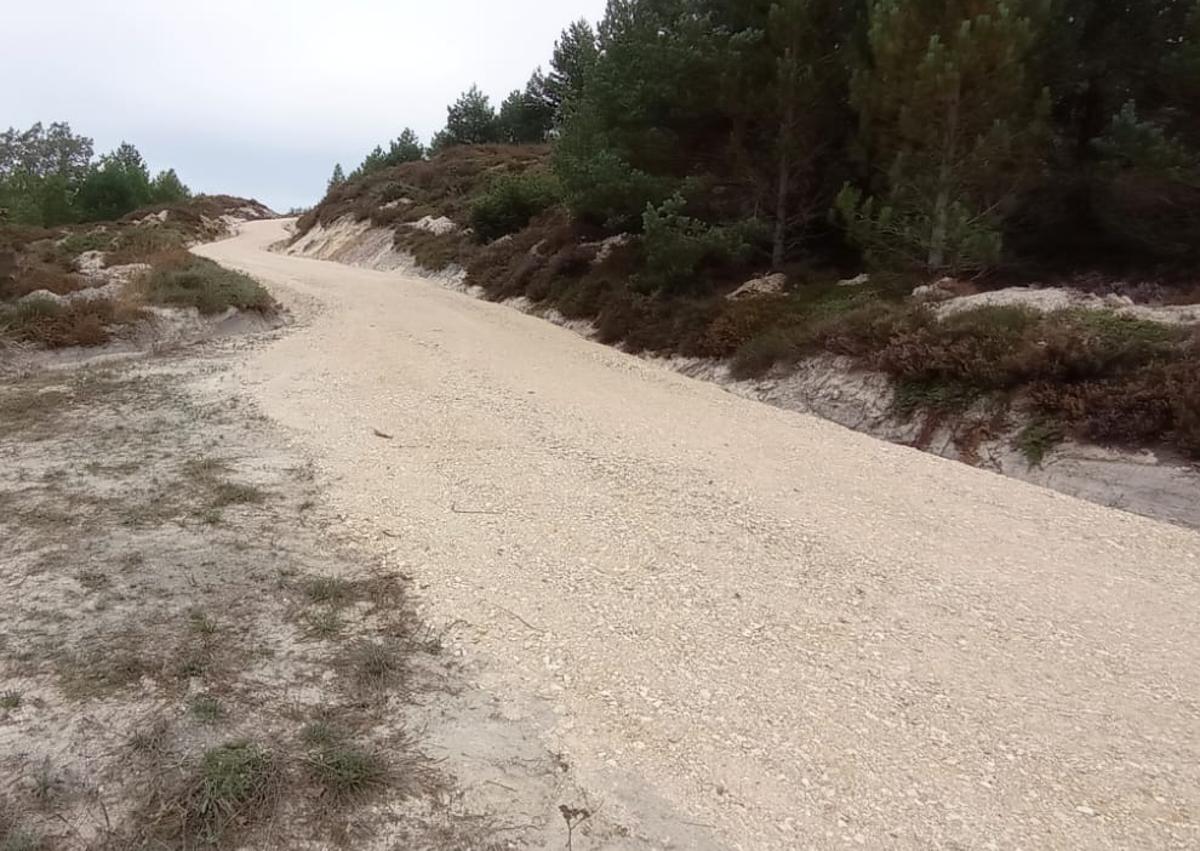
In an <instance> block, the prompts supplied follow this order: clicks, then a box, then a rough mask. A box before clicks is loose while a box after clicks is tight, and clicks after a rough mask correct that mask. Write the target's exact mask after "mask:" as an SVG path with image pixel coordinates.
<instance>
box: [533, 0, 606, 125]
mask: <svg viewBox="0 0 1200 851" xmlns="http://www.w3.org/2000/svg"><path fill="white" fill-rule="evenodd" d="M598 56H599V48H598V46H597V42H596V31H595V30H593V29H592V25H591V24H589V23H588V22H587V21H586V20H584V19H582V18H580V19H579V20H578V21H575V22H574V23H572V24H571V25H570V26H569V27H567V28H566V29H565V30H563V31H562V35H560V36H559V39H558V41H557V42H555V44H554V55H553V58H552V59H551V60H550V75H549V76H548V77H546V78H545V82H544V85H543V87H542V88H543V92H544V98H545V102H546V104H547V106H548V108H549V109H550V111H551V113H552V115H553V117H554V118H553V120H554V123H555V124H561V123H562V120H563V117H564V110H565V109H566V107H567V104H569V103H570V102H571V101H573V100H578V99H579V97H580V96H582V94H583V87H584V83H585V82H586V81H587V77H588V74H589V73H590V72H591V70H592V68H593V67H594V66H595V64H596V59H597V57H598ZM539 74H540V71H539Z"/></svg>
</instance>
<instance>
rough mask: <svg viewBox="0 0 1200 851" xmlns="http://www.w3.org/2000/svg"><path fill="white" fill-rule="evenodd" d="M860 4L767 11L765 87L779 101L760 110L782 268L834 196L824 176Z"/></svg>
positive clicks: (820, 1) (825, 1)
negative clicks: (769, 64)
mask: <svg viewBox="0 0 1200 851" xmlns="http://www.w3.org/2000/svg"><path fill="white" fill-rule="evenodd" d="M857 5H858V4H857V3H853V2H843V0H778V2H775V3H772V4H771V7H770V11H769V12H768V15H767V46H768V47H769V49H770V51H771V56H772V58H773V59H774V69H773V70H774V73H773V76H772V77H771V79H770V81H769V83H768V85H767V86H765V87H764V88H765V91H766V92H767V93H768V96H769V97H770V98H772V99H773V100H774V102H773V103H771V102H768V103H767V104H766V105H765V106H766V108H765V109H764V110H763V112H764V117H769V118H773V119H774V121H775V122H776V129H775V133H774V136H773V138H772V139H771V142H770V145H769V148H768V153H770V154H773V160H774V162H775V164H776V169H775V187H774V189H775V199H774V200H775V205H774V228H773V233H772V239H771V263H772V266H774V267H775V268H776V269H778V268H780V267H781V266H782V265H783V262H784V259H785V257H786V255H787V254H788V253H789V249H790V248H791V247H792V244H793V243H794V242H800V241H802V240H803V237H804V233H805V231H806V230H807V228H808V226H809V225H810V223H811V222H812V221H813V220H815V219H816V218H817V216H818V215H819V214H820V212H821V210H822V208H825V209H827V208H828V203H829V200H830V198H831V196H832V193H831V192H830V190H829V185H828V181H827V180H824V179H823V178H824V176H826V175H829V174H831V173H833V172H834V169H833V168H832V167H831V166H830V164H829V162H828V160H829V159H830V158H831V157H832V156H836V155H838V154H841V153H842V150H843V145H844V140H845V133H846V128H847V127H848V126H849V122H848V120H847V116H846V115H845V109H844V106H843V104H844V101H845V98H846V88H847V84H848V79H847V63H846V60H845V56H844V54H845V53H846V51H847V50H848V49H849V43H850V39H849V34H850V31H851V29H852V27H853V26H854V25H855V24H856V23H857V12H858V8H857Z"/></svg>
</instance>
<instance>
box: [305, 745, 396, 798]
mask: <svg viewBox="0 0 1200 851" xmlns="http://www.w3.org/2000/svg"><path fill="white" fill-rule="evenodd" d="M304 764H305V768H306V769H307V771H308V774H309V776H310V777H311V778H312V779H313V780H314V781H315V782H316V783H317V784H318V785H319V786H320V787H321V790H322V792H323V793H324V794H325V795H326V796H327V798H328V800H330V801H332V802H333V803H336V804H345V803H349V802H351V801H355V800H358V799H361V798H362V797H364V796H365V795H366V794H368V793H369V792H371V791H373V790H376V789H380V788H382V787H383V786H385V785H387V779H388V770H387V764H386V763H385V762H384V760H383V757H381V756H380V755H379V754H377V753H374V752H371V751H368V750H366V749H364V748H362V747H360V746H358V745H355V744H353V743H351V742H345V741H337V740H334V741H326V742H325V743H324V744H322V745H321V746H319V747H317V748H315V749H313V750H311V751H309V753H308V754H307V755H306V756H305V758H304Z"/></svg>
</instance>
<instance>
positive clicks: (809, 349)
mask: <svg viewBox="0 0 1200 851" xmlns="http://www.w3.org/2000/svg"><path fill="white" fill-rule="evenodd" d="M546 172H547V163H546V151H545V149H544V148H538V147H506V146H481V147H469V146H468V147H460V148H452V149H450V150H447V151H445V152H444V153H442V154H440V155H438V156H436V157H434V158H433V159H431V160H429V161H422V162H417V163H409V164H405V165H402V166H399V167H396V168H391V169H385V170H382V171H379V172H376V173H374V174H370V175H367V176H366V177H365V178H362V179H359V180H354V181H350V182H349V183H347V184H344V185H343V186H340V187H338V188H337V189H335V190H334V191H333V192H332V193H331V194H330V195H329V197H327V198H326V199H325V200H324V201H323V202H322V204H320V205H319V206H318V207H317V208H315V209H314V210H313V211H312V212H311V213H309V214H308V215H306V216H305V217H304V218H302V219H300V220H299V222H298V223H297V230H296V234H295V237H294V239H293V241H292V245H291V247H290V248H289V249H288V250H289V251H290V252H292V253H295V254H299V255H302V256H311V257H318V258H321V259H333V260H338V261H341V262H346V263H350V264H353V265H362V266H366V267H369V268H377V269H403V270H406V271H414V270H415V271H423V272H425V273H427V274H435V275H436V276H438V277H439V278H441V279H442V280H444V281H449V282H452V283H454V284H456V285H459V286H463V287H466V288H469V289H470V290H471V291H473V292H475V293H476V294H478V295H481V296H483V297H486V298H489V299H492V300H498V301H508V302H510V303H512V304H513V305H514V306H516V307H519V308H521V309H524V310H527V311H531V312H535V313H538V314H539V315H543V316H545V317H546V318H548V319H550V320H552V321H556V322H559V323H560V324H569V325H572V326H573V327H576V328H577V329H578V330H581V331H583V332H584V333H588V334H590V335H592V336H594V337H595V338H596V339H598V340H600V341H602V342H606V343H611V344H615V345H619V346H621V347H622V348H624V349H625V350H627V351H631V352H643V353H648V354H654V355H658V356H663V357H668V358H671V359H672V363H673V364H674V365H675V366H676V367H677V368H679V369H681V370H683V371H685V372H687V373H688V374H691V375H694V376H697V377H704V378H710V379H713V380H717V381H719V382H721V383H722V384H724V385H725V386H727V387H729V388H730V389H731V390H733V391H734V392H737V393H740V394H742V395H748V396H752V397H755V398H759V399H762V400H763V401H767V402H770V403H772V404H776V405H779V406H782V407H786V408H790V409H793V410H801V411H806V412H812V413H816V414H818V415H821V416H824V417H826V418H829V419H832V420H834V421H836V422H838V423H841V424H843V425H847V426H849V427H852V428H855V429H858V430H861V431H865V432H867V433H869V434H872V435H874V436H877V437H882V438H884V439H888V440H892V441H896V442H900V443H904V444H907V445H913V446H917V447H919V448H922V449H926V450H929V451H932V452H935V453H937V454H939V455H942V456H945V457H949V458H954V459H957V460H961V461H964V462H967V463H970V464H973V465H978V466H982V467H985V468H987V469H991V470H995V471H997V472H1002V473H1005V474H1008V475H1014V476H1017V477H1019V478H1022V479H1025V480H1028V481H1032V482H1035V483H1038V484H1042V485H1045V486H1049V487H1053V488H1055V489H1058V490H1061V491H1063V492H1066V493H1070V494H1073V495H1078V496H1083V497H1085V498H1088V499H1092V500H1095V501H1098V502H1101V503H1103V504H1107V505H1114V506H1119V507H1124V508H1128V509H1130V510H1133V511H1137V512H1141V513H1146V514H1150V515H1152V516H1156V517H1162V518H1165V519H1171V520H1174V521H1176V522H1182V523H1186V524H1188V525H1200V508H1197V506H1196V500H1195V498H1194V495H1195V493H1196V492H1197V491H1196V488H1197V486H1200V476H1198V475H1197V473H1196V472H1195V469H1194V460H1195V459H1196V457H1197V454H1196V453H1197V452H1198V451H1200V348H1198V346H1197V339H1198V337H1197V331H1196V327H1197V326H1196V323H1197V322H1198V321H1200V307H1198V306H1197V305H1196V302H1197V301H1200V299H1198V298H1196V296H1197V292H1198V291H1197V290H1196V289H1195V288H1191V287H1189V286H1188V285H1187V284H1186V282H1183V283H1180V282H1176V283H1175V284H1172V285H1169V286H1166V285H1146V284H1131V283H1129V282H1122V281H1115V280H1109V279H1102V278H1098V277H1097V278H1091V279H1084V280H1073V281H1066V282H1064V281H1058V282H1054V283H1055V284H1056V285H1055V286H1051V285H1049V284H1044V285H1043V284H1037V283H1036V282H1032V284H1033V285H1030V286H1002V285H1001V284H1000V283H999V282H995V283H992V284H991V285H990V287H991V288H990V289H989V288H988V285H986V284H981V283H979V282H969V281H957V280H950V279H946V280H942V281H936V282H926V281H914V280H912V279H899V278H895V277H887V276H874V277H872V276H868V275H859V276H851V272H853V271H854V270H853V269H843V270H840V271H838V270H829V271H826V272H825V273H816V272H812V271H811V270H804V269H789V270H788V272H787V273H786V274H779V275H765V274H763V273H762V272H761V269H755V268H754V267H753V266H744V267H741V268H738V267H736V266H735V267H730V268H726V269H723V270H719V274H720V275H721V276H723V279H724V280H725V281H726V282H727V283H726V284H725V285H724V286H722V287H720V288H719V290H718V291H717V292H715V293H712V294H709V295H705V296H700V295H696V296H664V295H663V294H661V293H656V292H653V291H647V288H646V287H645V286H644V284H643V282H642V280H641V276H642V275H643V273H644V269H645V266H644V263H645V259H644V254H643V252H642V249H641V241H642V237H640V236H638V235H634V234H610V233H605V232H604V231H603V230H601V229H599V228H596V227H592V226H588V225H584V224H581V223H579V222H575V221H572V220H571V219H570V217H569V216H567V215H566V213H565V212H564V211H563V210H561V209H559V208H557V207H554V206H551V207H549V208H548V209H546V210H545V211H543V212H542V213H540V214H536V215H533V216H532V217H531V218H530V220H529V222H528V224H527V225H525V226H523V227H519V228H518V229H516V230H515V232H513V233H512V234H510V235H508V236H504V237H501V238H499V239H495V240H493V241H491V242H490V243H484V242H482V241H481V240H480V239H478V238H477V236H476V235H475V234H474V233H473V232H472V229H471V225H472V220H473V213H474V211H475V210H477V209H478V208H479V206H480V199H486V198H488V196H489V195H491V194H494V191H493V187H495V186H496V185H497V183H500V184H501V185H503V184H504V182H505V181H511V180H512V179H513V176H514V175H517V176H524V178H523V179H529V178H530V176H531V175H532V176H537V175H543V174H545V173H546ZM518 179H522V178H520V177H519V178H518ZM842 275H846V276H847V277H842ZM1009 283H1011V282H1009Z"/></svg>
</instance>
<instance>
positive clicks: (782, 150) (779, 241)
mask: <svg viewBox="0 0 1200 851" xmlns="http://www.w3.org/2000/svg"><path fill="white" fill-rule="evenodd" d="M790 59H791V57H790V53H789V54H788V58H787V59H786V60H785V63H786V64H785V66H784V67H785V69H786V73H787V74H788V75H789V77H788V79H787V83H788V84H787V85H785V86H784V87H783V114H782V116H781V117H780V119H779V174H778V183H777V185H776V187H775V236H774V239H773V240H772V243H771V268H773V269H775V270H776V271H778V270H779V269H781V268H783V260H784V255H785V254H786V249H787V220H788V204H787V202H788V188H789V184H790V183H791V179H792V176H791V166H792V163H791V148H792V133H793V131H794V129H795V123H796V102H795V98H794V97H792V85H791V83H792V79H791V77H790V75H791V74H793V73H794V70H793V68H792V67H791V62H790Z"/></svg>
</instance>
